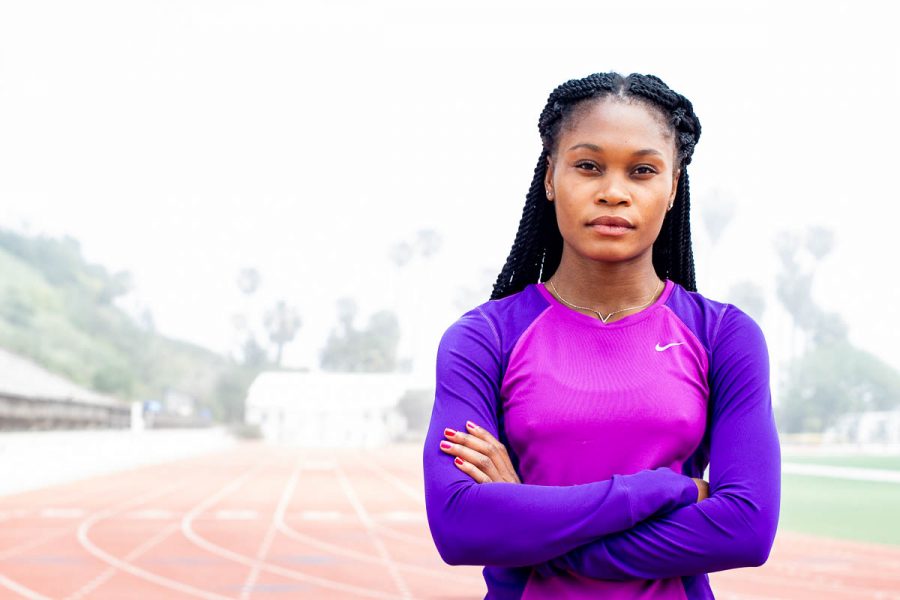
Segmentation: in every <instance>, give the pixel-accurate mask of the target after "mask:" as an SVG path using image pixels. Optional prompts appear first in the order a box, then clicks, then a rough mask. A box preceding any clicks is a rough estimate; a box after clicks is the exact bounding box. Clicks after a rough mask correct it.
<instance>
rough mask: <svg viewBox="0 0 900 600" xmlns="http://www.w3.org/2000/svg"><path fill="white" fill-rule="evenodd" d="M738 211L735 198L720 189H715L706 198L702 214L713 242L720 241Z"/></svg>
mask: <svg viewBox="0 0 900 600" xmlns="http://www.w3.org/2000/svg"><path fill="white" fill-rule="evenodd" d="M736 212H737V207H736V206H735V203H734V200H733V199H732V198H731V196H728V195H726V194H724V193H723V192H721V191H720V190H714V191H713V192H711V193H710V194H707V196H706V197H705V198H704V202H703V203H702V209H701V210H700V216H701V217H702V218H703V224H704V225H705V226H706V232H707V233H708V234H709V239H711V240H712V243H713V244H715V243H716V242H718V241H719V238H720V237H721V236H722V233H723V232H724V231H725V228H726V227H728V224H729V223H731V220H732V219H733V218H734V215H735V213H736Z"/></svg>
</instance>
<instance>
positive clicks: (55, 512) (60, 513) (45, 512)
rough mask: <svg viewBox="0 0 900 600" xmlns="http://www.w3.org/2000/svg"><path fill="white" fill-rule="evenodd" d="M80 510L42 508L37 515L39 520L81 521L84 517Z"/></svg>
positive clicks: (82, 511)
mask: <svg viewBox="0 0 900 600" xmlns="http://www.w3.org/2000/svg"><path fill="white" fill-rule="evenodd" d="M84 512H85V511H84V510H83V509H81V508H55V507H54V508H44V509H41V511H40V512H39V513H38V517H40V518H41V519H81V518H83V517H84Z"/></svg>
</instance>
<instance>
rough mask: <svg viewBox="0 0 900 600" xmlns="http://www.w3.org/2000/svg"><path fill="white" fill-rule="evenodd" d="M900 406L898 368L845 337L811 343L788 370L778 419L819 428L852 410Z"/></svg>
mask: <svg viewBox="0 0 900 600" xmlns="http://www.w3.org/2000/svg"><path fill="white" fill-rule="evenodd" d="M898 406H900V374H898V373H897V370H896V369H894V368H893V367H891V366H890V365H888V364H886V363H885V362H884V361H882V360H881V359H879V358H878V357H877V356H875V355H873V354H871V353H870V352H866V351H865V350H860V349H859V348H855V347H854V346H853V345H852V344H850V343H849V342H848V341H846V340H838V341H833V342H829V343H823V344H819V345H816V346H814V347H812V348H811V349H810V350H809V351H807V352H805V353H804V354H803V355H802V356H800V357H799V358H798V359H796V360H794V361H793V362H792V363H791V364H790V366H789V370H788V383H787V386H786V388H785V392H784V398H783V402H781V403H780V404H779V406H778V410H777V417H778V421H779V425H780V426H781V428H782V429H783V430H784V431H786V432H798V431H817V432H821V431H823V430H824V429H825V428H827V427H828V426H830V425H832V424H834V423H835V421H836V420H837V418H838V417H839V416H840V415H842V414H844V413H848V412H861V411H867V410H889V409H892V408H896V407H898Z"/></svg>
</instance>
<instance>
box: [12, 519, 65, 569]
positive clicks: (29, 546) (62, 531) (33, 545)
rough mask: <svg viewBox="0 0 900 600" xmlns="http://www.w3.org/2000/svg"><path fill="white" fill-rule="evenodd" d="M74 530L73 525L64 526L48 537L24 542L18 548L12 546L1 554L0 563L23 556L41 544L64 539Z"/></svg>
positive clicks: (43, 536)
mask: <svg viewBox="0 0 900 600" xmlns="http://www.w3.org/2000/svg"><path fill="white" fill-rule="evenodd" d="M73 529H74V528H73V527H72V526H71V525H66V526H63V527H62V528H61V529H59V530H58V531H51V532H50V533H48V534H46V535H42V536H40V537H36V538H32V539H30V540H28V541H25V542H22V543H21V544H19V545H17V546H12V547H11V548H6V549H4V550H3V551H2V552H0V561H3V560H6V559H8V558H9V557H11V556H15V555H16V554H21V553H22V552H26V551H28V550H31V549H32V548H36V547H37V546H40V545H41V544H44V543H46V542H49V541H50V540H54V539H56V538H58V537H62V536H64V535H66V534H69V533H72V530H73Z"/></svg>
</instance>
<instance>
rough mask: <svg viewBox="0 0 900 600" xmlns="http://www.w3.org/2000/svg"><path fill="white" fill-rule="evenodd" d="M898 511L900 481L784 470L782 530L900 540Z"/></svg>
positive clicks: (881, 541) (861, 538)
mask: <svg viewBox="0 0 900 600" xmlns="http://www.w3.org/2000/svg"><path fill="white" fill-rule="evenodd" d="M785 462H792V461H788V460H785ZM832 464H834V463H832ZM853 466H857V465H855V464H854V465H853ZM859 466H863V465H859ZM866 466H871V465H869V464H867V465H866ZM881 468H887V467H881ZM898 512H900V483H888V482H876V481H853V480H848V479H835V478H831V477H810V476H806V475H791V474H782V488H781V516H780V519H779V524H778V528H779V529H787V530H791V531H799V532H803V533H810V534H814V535H821V536H826V537H834V538H842V539H851V540H860V541H865V542H877V543H881V544H894V545H900V518H898Z"/></svg>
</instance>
